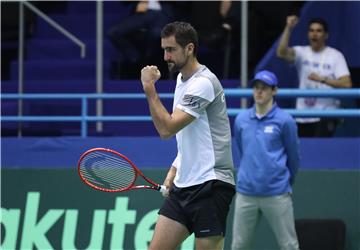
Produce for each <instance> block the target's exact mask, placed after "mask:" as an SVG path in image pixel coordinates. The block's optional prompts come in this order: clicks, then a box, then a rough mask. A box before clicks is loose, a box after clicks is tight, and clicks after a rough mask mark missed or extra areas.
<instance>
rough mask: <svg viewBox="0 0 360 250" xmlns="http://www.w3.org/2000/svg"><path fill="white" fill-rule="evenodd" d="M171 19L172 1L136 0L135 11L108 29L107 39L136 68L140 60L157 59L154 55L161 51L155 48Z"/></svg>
mask: <svg viewBox="0 0 360 250" xmlns="http://www.w3.org/2000/svg"><path fill="white" fill-rule="evenodd" d="M131 4H133V3H131ZM172 18H173V11H172V6H171V5H170V4H169V3H166V2H161V1H157V0H149V1H139V2H136V3H135V5H134V10H133V13H132V14H131V15H129V16H128V17H126V18H125V19H123V20H122V21H121V22H119V23H117V24H115V25H113V26H112V27H110V29H109V30H108V32H107V36H108V38H109V39H110V41H111V42H112V44H113V45H114V46H115V47H116V48H117V49H118V51H119V52H120V57H119V62H120V63H123V65H126V64H128V65H129V66H130V67H135V68H136V66H137V64H139V62H140V60H143V61H145V62H142V63H145V64H146V63H150V62H149V61H152V60H154V59H153V57H154V56H155V55H158V53H157V52H158V50H156V49H154V48H157V47H158V41H159V36H160V32H161V29H162V27H163V26H164V25H165V24H166V23H168V22H169V21H171V20H172ZM130 67H128V68H130ZM137 74H138V71H136V76H138V75H137Z"/></svg>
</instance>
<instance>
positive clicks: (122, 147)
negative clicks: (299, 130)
mask: <svg viewBox="0 0 360 250" xmlns="http://www.w3.org/2000/svg"><path fill="white" fill-rule="evenodd" d="M93 147H104V148H111V149H114V150H117V151H119V152H121V153H122V154H124V155H126V156H127V157H128V158H130V159H131V160H132V161H133V162H134V163H135V165H137V166H138V167H139V168H167V167H169V166H170V164H171V163H172V161H173V160H174V158H175V156H176V153H177V151H176V141H175V139H174V138H172V139H169V140H161V139H160V138H159V137H88V138H80V137H24V138H14V137H9V138H2V140H1V166H2V167H4V168H72V167H75V166H76V163H77V160H78V159H79V157H80V155H81V153H83V152H85V151H86V150H88V149H90V148H93ZM300 154H301V169H360V138H323V139H320V138H316V139H314V138H301V139H300ZM233 155H234V162H235V165H237V164H238V162H239V159H238V154H237V149H235V143H234V142H233Z"/></svg>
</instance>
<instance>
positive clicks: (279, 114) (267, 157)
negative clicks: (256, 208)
mask: <svg viewBox="0 0 360 250" xmlns="http://www.w3.org/2000/svg"><path fill="white" fill-rule="evenodd" d="M234 136H235V140H236V145H237V148H238V150H239V155H240V161H239V166H237V181H236V190H237V192H239V193H241V194H244V195H250V196H274V195H280V194H284V193H287V192H292V189H291V185H292V184H293V183H294V179H295V175H296V173H297V170H298V168H299V139H298V136H297V126H296V123H295V120H294V119H293V118H292V117H291V116H290V115H289V114H288V113H286V112H284V111H282V110H281V109H280V108H279V107H278V106H277V105H276V103H274V104H273V106H272V108H271V110H270V111H269V112H268V113H267V114H266V115H265V116H263V117H261V118H260V119H259V118H258V117H257V116H256V114H255V107H252V108H250V109H247V110H245V111H243V112H240V113H239V114H238V115H237V116H236V118H235V124H234Z"/></svg>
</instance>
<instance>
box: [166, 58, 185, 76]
mask: <svg viewBox="0 0 360 250" xmlns="http://www.w3.org/2000/svg"><path fill="white" fill-rule="evenodd" d="M188 60H189V58H188V57H186V59H185V60H184V61H183V62H179V63H175V62H174V61H167V64H168V69H169V72H170V73H176V72H180V71H181V69H182V68H183V67H184V66H185V65H186V64H187V63H188ZM170 63H171V64H170Z"/></svg>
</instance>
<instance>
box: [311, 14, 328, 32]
mask: <svg viewBox="0 0 360 250" xmlns="http://www.w3.org/2000/svg"><path fill="white" fill-rule="evenodd" d="M313 23H318V24H320V25H321V26H322V27H323V29H324V31H325V32H328V24H327V22H326V21H325V20H324V19H322V18H320V17H316V18H313V19H311V20H310V21H309V28H310V25H311V24H313Z"/></svg>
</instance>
